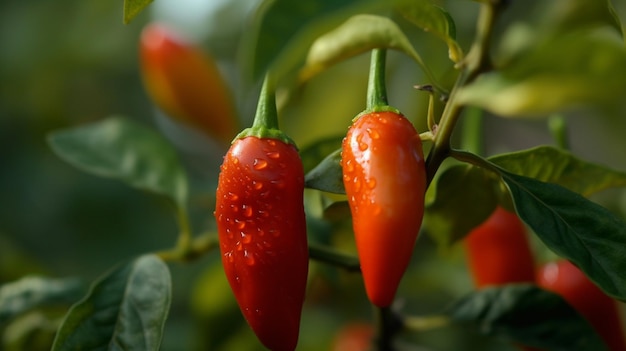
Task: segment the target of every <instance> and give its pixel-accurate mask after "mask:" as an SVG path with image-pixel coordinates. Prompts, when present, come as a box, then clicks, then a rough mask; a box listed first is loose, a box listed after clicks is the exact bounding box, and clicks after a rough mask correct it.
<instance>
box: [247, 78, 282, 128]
mask: <svg viewBox="0 0 626 351" xmlns="http://www.w3.org/2000/svg"><path fill="white" fill-rule="evenodd" d="M271 85H272V84H271V83H270V78H269V75H266V76H265V79H263V86H262V87H261V93H260V95H259V102H258V103H257V107H256V114H255V115H254V121H253V122H252V128H267V129H278V111H277V110H276V93H275V91H274V87H272V86H271Z"/></svg>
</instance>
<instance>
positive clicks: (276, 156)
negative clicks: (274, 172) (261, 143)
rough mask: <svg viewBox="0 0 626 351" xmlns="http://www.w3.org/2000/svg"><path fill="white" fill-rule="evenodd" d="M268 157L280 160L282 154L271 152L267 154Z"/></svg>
mask: <svg viewBox="0 0 626 351" xmlns="http://www.w3.org/2000/svg"><path fill="white" fill-rule="evenodd" d="M267 157H269V158H271V159H274V160H276V159H279V158H280V152H278V151H270V152H268V153H267Z"/></svg>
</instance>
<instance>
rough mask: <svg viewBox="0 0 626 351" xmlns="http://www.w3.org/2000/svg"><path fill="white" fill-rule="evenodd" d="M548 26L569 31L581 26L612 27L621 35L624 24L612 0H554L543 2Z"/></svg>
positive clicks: (544, 16)
mask: <svg viewBox="0 0 626 351" xmlns="http://www.w3.org/2000/svg"><path fill="white" fill-rule="evenodd" d="M543 5H544V6H546V8H545V9H544V10H543V11H542V12H543V18H544V20H545V21H546V22H548V23H547V24H546V25H547V26H550V25H551V26H553V27H556V28H554V29H553V30H555V31H557V32H568V31H571V30H577V29H580V28H581V27H597V26H608V27H611V28H613V29H615V30H617V32H618V33H619V34H620V35H621V34H622V24H621V22H620V20H619V17H618V16H617V13H616V12H615V9H614V8H613V5H612V3H611V1H610V0H595V1H588V0H553V1H547V2H545V3H544V4H543Z"/></svg>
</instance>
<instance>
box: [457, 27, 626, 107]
mask: <svg viewBox="0 0 626 351" xmlns="http://www.w3.org/2000/svg"><path fill="white" fill-rule="evenodd" d="M500 66H502V68H501V69H500V70H497V71H493V72H491V73H486V74H483V75H481V76H479V77H478V78H477V79H476V80H475V81H474V82H472V83H471V84H468V85H467V86H465V87H463V88H461V89H460V90H459V94H458V96H457V97H458V101H459V102H460V103H462V104H467V105H473V106H478V107H481V108H484V109H486V110H489V111H491V112H493V113H495V114H498V115H501V116H505V117H514V116H544V117H547V116H548V115H549V114H552V113H554V112H558V111H563V110H566V109H571V108H577V107H581V106H599V107H602V106H610V105H612V104H615V103H616V102H618V101H621V98H622V95H621V92H622V91H624V89H626V48H625V47H624V44H623V41H622V40H621V39H620V38H618V36H617V35H615V33H614V32H611V31H608V30H603V29H599V30H586V31H582V30H580V31H571V32H568V33H563V34H561V35H558V36H554V37H551V38H549V39H548V40H544V41H542V42H539V43H537V44H536V45H532V46H531V47H530V48H529V49H525V50H523V51H522V52H521V53H519V54H516V55H514V57H513V58H511V59H510V60H509V61H508V62H505V63H503V64H502V65H500Z"/></svg>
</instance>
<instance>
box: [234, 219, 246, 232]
mask: <svg viewBox="0 0 626 351" xmlns="http://www.w3.org/2000/svg"><path fill="white" fill-rule="evenodd" d="M235 226H236V227H237V229H239V230H241V229H243V228H245V227H246V222H243V221H240V220H238V219H235Z"/></svg>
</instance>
